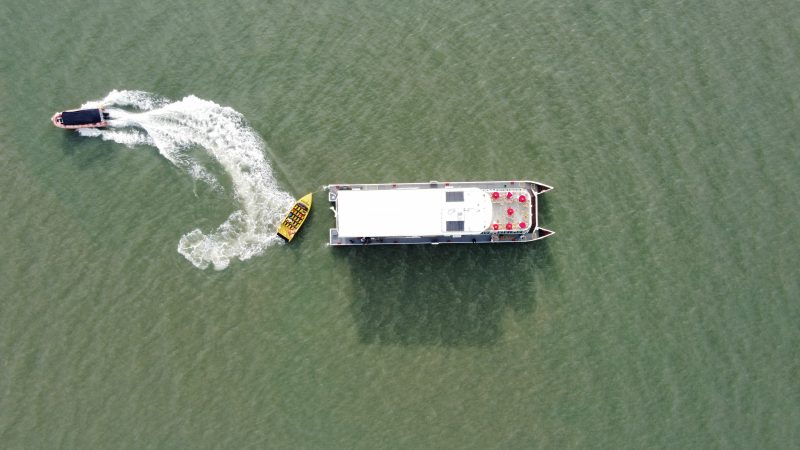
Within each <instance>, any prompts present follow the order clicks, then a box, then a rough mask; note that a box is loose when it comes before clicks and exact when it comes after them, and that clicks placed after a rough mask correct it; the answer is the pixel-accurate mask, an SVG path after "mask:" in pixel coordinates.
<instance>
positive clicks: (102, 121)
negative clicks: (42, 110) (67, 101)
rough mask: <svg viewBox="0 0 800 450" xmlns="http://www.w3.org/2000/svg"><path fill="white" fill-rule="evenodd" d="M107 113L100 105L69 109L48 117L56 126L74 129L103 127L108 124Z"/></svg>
mask: <svg viewBox="0 0 800 450" xmlns="http://www.w3.org/2000/svg"><path fill="white" fill-rule="evenodd" d="M108 118H109V114H108V112H106V111H105V110H104V109H103V108H102V107H100V108H88V109H71V110H69V111H61V112H57V113H55V114H53V117H52V118H51V119H50V121H51V122H53V125H55V126H57V127H58V128H65V129H68V130H74V129H77V128H103V127H105V126H108Z"/></svg>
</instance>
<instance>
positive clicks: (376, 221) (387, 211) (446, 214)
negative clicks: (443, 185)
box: [336, 188, 492, 238]
mask: <svg viewBox="0 0 800 450" xmlns="http://www.w3.org/2000/svg"><path fill="white" fill-rule="evenodd" d="M453 191H463V192H464V201H463V202H447V201H445V192H453ZM336 214H337V216H336V217H337V218H336V220H337V225H338V226H337V228H338V233H339V236H341V237H345V238H352V237H378V236H380V237H391V236H439V235H445V234H450V235H452V234H469V233H480V232H481V231H483V230H485V229H487V228H488V227H489V226H490V225H491V222H492V204H491V198H490V197H489V196H488V194H486V193H485V192H483V191H481V190H480V189H477V188H461V189H452V190H448V189H388V190H387V189H382V190H352V191H349V190H341V191H339V192H338V198H337V211H336ZM448 220H463V221H464V231H462V232H447V231H446V229H447V228H446V221H448Z"/></svg>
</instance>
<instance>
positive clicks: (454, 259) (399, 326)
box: [336, 240, 550, 347]
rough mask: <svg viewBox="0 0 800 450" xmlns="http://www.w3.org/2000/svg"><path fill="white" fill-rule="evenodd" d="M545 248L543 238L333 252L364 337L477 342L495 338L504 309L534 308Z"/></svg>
mask: <svg viewBox="0 0 800 450" xmlns="http://www.w3.org/2000/svg"><path fill="white" fill-rule="evenodd" d="M367 247H369V248H367ZM548 247H549V244H548V242H547V240H544V241H540V242H536V243H525V244H500V245H487V244H478V245H471V244H451V245H439V246H430V245H398V246H391V245H390V246H378V245H375V246H372V245H367V246H363V247H348V248H339V249H336V252H337V253H338V254H339V255H340V256H339V257H341V258H343V259H344V260H345V263H346V264H347V265H348V266H349V267H350V268H351V270H352V273H353V278H352V279H353V298H352V302H351V305H350V308H351V311H352V314H353V317H354V320H355V323H356V326H357V330H358V336H359V339H360V341H361V342H362V343H365V344H389V345H441V346H451V347H460V346H476V347H480V346H488V345H492V344H495V343H496V342H498V341H499V340H500V339H501V337H502V322H503V317H504V316H505V315H506V314H507V313H511V314H530V313H532V312H533V311H535V309H536V299H535V298H534V297H535V291H536V287H535V284H534V283H535V281H534V279H535V278H534V274H535V273H536V272H537V271H541V270H545V271H546V270H548V269H549V267H550V262H549V259H550V257H549V249H548ZM540 275H541V274H540Z"/></svg>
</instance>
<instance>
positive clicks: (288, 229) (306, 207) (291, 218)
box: [278, 193, 311, 242]
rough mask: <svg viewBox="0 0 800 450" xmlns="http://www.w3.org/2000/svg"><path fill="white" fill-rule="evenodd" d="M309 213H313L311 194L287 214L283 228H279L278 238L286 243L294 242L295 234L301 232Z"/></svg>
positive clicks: (300, 200)
mask: <svg viewBox="0 0 800 450" xmlns="http://www.w3.org/2000/svg"><path fill="white" fill-rule="evenodd" d="M309 212H311V193H308V194H306V195H305V196H303V198H301V199H299V200H297V202H295V204H294V206H292V209H290V210H289V213H288V214H286V218H285V219H283V223H281V226H280V227H278V236H280V237H281V238H283V240H285V241H286V242H292V239H294V236H295V234H297V232H298V231H300V227H301V226H303V222H305V221H306V218H307V217H308V213H309Z"/></svg>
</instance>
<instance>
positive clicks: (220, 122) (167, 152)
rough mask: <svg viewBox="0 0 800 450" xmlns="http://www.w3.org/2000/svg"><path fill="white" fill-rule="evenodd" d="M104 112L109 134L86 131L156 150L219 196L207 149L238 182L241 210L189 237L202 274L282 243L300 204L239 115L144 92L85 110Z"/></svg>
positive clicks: (181, 248)
mask: <svg viewBox="0 0 800 450" xmlns="http://www.w3.org/2000/svg"><path fill="white" fill-rule="evenodd" d="M98 103H99V104H102V105H103V106H104V107H105V108H106V111H107V112H109V113H110V115H111V118H110V120H109V126H108V127H107V128H104V129H92V128H87V129H81V130H78V132H79V133H80V134H81V135H83V136H95V137H100V138H102V139H104V140H111V141H114V142H118V143H121V144H125V145H127V146H129V147H134V146H137V145H152V146H155V147H156V148H158V151H159V152H160V153H161V155H162V156H164V157H165V158H166V159H167V160H169V161H170V162H171V163H172V164H174V165H175V166H177V167H179V168H181V169H182V170H184V171H186V172H187V173H188V174H190V175H191V176H192V177H193V178H195V179H197V180H200V181H202V182H205V183H207V184H209V185H210V186H212V187H213V188H214V189H217V190H223V187H222V185H221V184H220V182H219V181H218V180H217V178H216V177H215V176H214V175H213V173H212V172H210V171H209V170H208V169H207V168H206V167H204V165H203V164H204V163H203V162H201V161H200V160H199V159H198V158H197V157H196V156H194V155H193V152H192V150H194V149H197V148H198V147H199V148H202V149H204V150H205V152H207V153H208V155H209V156H211V157H212V158H213V159H214V161H216V163H218V164H219V165H220V166H221V167H222V168H223V169H224V170H225V172H226V174H227V175H228V176H229V177H230V179H231V182H232V189H233V194H234V198H235V199H236V201H237V202H238V208H239V209H238V210H236V211H234V212H233V213H232V214H231V215H230V216H229V217H228V219H227V220H226V221H225V222H224V223H223V224H222V225H220V226H219V227H218V228H217V229H216V230H213V231H209V232H204V231H201V230H200V229H194V230H192V231H190V232H188V233H186V234H184V235H183V236H182V237H181V239H180V242H179V243H178V252H179V253H180V254H182V255H183V256H184V257H186V259H188V260H189V261H190V262H191V263H192V264H194V265H195V266H197V267H198V268H200V269H205V268H207V267H208V266H209V265H212V266H213V267H214V268H215V269H217V270H222V269H225V268H226V267H227V266H228V264H230V261H231V260H232V259H234V258H238V259H240V260H246V259H249V258H251V257H253V256H256V255H259V254H261V253H263V252H264V250H265V249H266V248H267V247H269V246H271V245H274V244H275V243H277V242H281V240H280V238H278V237H277V236H276V231H277V229H278V226H279V225H280V223H281V220H282V218H283V217H282V216H283V215H284V214H285V212H286V211H287V210H288V209H289V208H290V207H291V205H292V204H293V199H292V197H291V196H290V195H289V194H288V193H287V192H285V191H283V190H281V189H280V187H279V186H278V183H277V181H276V180H275V177H274V176H273V174H272V168H271V167H270V165H269V163H268V162H267V160H266V159H265V157H264V150H265V148H266V144H265V143H264V141H263V140H262V139H261V138H260V137H259V136H258V135H257V134H256V133H255V132H254V131H253V130H252V129H251V128H250V127H249V126H248V125H247V123H246V121H245V119H244V117H243V116H242V115H241V114H239V113H238V112H236V111H235V110H233V109H232V108H228V107H224V106H220V105H217V104H216V103H214V102H211V101H208V100H203V99H200V98H197V97H195V96H193V95H190V96H188V97H186V98H184V99H183V100H180V101H176V102H173V101H170V100H168V99H165V98H161V97H158V96H156V95H153V94H150V93H147V92H141V91H117V90H114V91H112V92H111V93H109V94H108V95H107V96H106V98H104V99H102V100H100V101H97V102H90V103H87V104H85V105H83V108H87V107H91V106H94V105H97V104H98ZM123 108H125V109H123Z"/></svg>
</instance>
